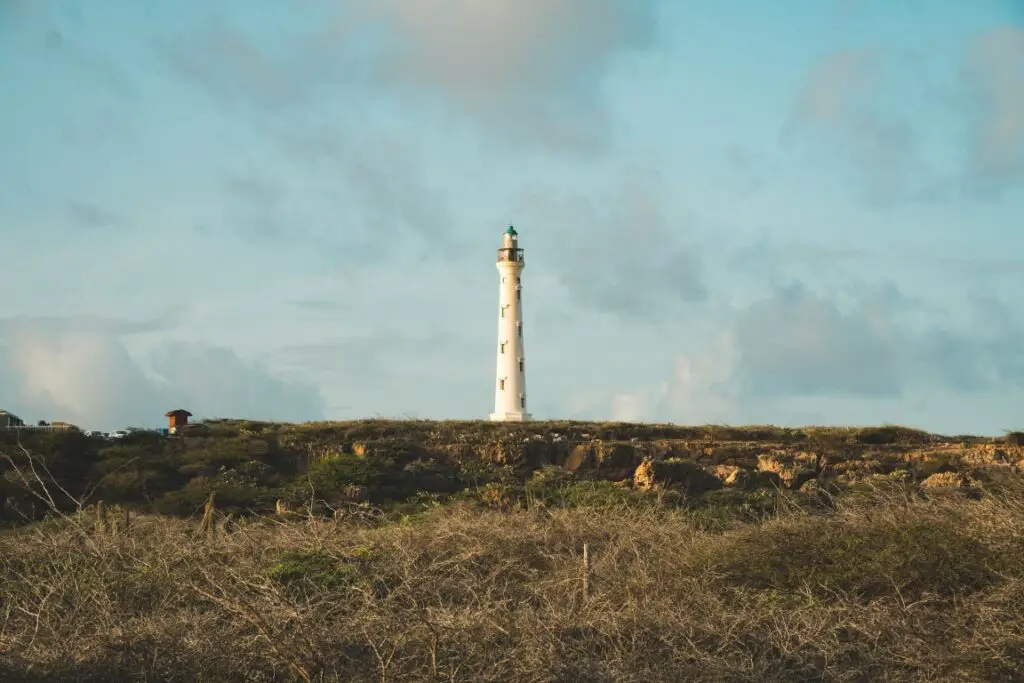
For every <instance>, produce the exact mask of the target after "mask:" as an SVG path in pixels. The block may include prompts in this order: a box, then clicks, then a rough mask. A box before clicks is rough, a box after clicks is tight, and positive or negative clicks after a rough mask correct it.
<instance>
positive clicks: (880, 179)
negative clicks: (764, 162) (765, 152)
mask: <svg viewBox="0 0 1024 683" xmlns="http://www.w3.org/2000/svg"><path fill="white" fill-rule="evenodd" d="M894 71H895V67H894V60H893V58H892V56H887V55H883V54H881V53H878V52H873V51H870V50H846V51H840V52H835V53H832V54H829V55H827V56H826V57H824V58H823V59H822V60H820V61H819V62H817V63H816V64H814V65H813V66H812V68H811V69H810V70H809V72H808V74H807V78H806V80H805V81H804V83H803V86H802V88H801V91H800V93H799V94H798V96H797V98H796V101H795V103H794V106H793V110H792V112H791V113H790V117H789V119H788V120H787V121H786V123H785V125H784V126H783V130H782V141H783V143H784V144H786V145H788V146H793V145H794V144H795V143H801V144H804V143H806V144H809V145H810V147H809V149H811V150H814V151H820V152H822V153H823V154H827V158H833V157H835V155H836V153H837V152H838V153H839V154H840V155H841V156H842V157H845V159H846V160H847V163H850V164H851V165H852V167H853V168H854V169H856V172H857V178H858V180H859V182H861V183H862V187H863V191H864V192H865V196H866V197H867V199H868V200H869V201H871V202H873V203H879V204H889V203H892V202H894V201H898V200H903V199H907V198H914V197H921V196H930V195H931V194H932V193H934V192H935V189H934V187H933V186H934V185H935V183H936V181H935V179H934V178H933V177H932V176H933V174H932V171H931V169H929V168H928V167H927V165H926V164H925V162H924V159H923V156H922V153H921V150H920V148H919V141H918V138H917V135H916V131H915V128H914V126H913V125H912V124H911V123H910V122H908V121H906V120H903V119H902V118H900V117H898V116H897V115H896V114H894V113H892V112H888V111H884V110H883V109H882V108H881V107H880V106H879V102H880V100H881V95H882V93H883V92H884V90H883V85H885V84H886V81H887V79H889V78H890V77H891V76H892V73H893V72H894Z"/></svg>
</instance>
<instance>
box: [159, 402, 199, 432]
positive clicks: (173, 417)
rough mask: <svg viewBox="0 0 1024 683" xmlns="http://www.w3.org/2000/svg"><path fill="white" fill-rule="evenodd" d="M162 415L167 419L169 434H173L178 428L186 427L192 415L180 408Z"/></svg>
mask: <svg viewBox="0 0 1024 683" xmlns="http://www.w3.org/2000/svg"><path fill="white" fill-rule="evenodd" d="M164 415H165V416H166V417H167V431H168V432H170V433H171V434H174V433H175V432H176V431H177V430H178V428H179V427H184V426H185V425H187V424H188V419H189V418H190V417H192V413H190V412H188V411H187V410H183V409H181V408H178V409H177V410H169V411H167V412H166V413H164Z"/></svg>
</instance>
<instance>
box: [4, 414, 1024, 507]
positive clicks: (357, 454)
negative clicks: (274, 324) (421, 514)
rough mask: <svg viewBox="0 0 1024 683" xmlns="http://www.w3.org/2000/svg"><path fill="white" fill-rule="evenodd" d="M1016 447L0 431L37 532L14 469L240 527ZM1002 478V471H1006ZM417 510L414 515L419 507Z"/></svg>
mask: <svg viewBox="0 0 1024 683" xmlns="http://www.w3.org/2000/svg"><path fill="white" fill-rule="evenodd" d="M1016 437H1017V435H1016V434H1011V435H1009V436H1008V437H1005V438H1001V439H985V438H980V437H955V438H945V437H939V436H935V435H931V434H926V433H924V432H920V431H916V430H911V429H907V428H903V427H876V428H864V429H837V428H807V429H784V428H776V427H726V426H704V427H681V426H674V425H651V424H639V425H637V424H595V423H580V422H577V423H572V422H543V423H527V424H520V425H514V424H512V425H509V424H495V423H488V422H428V421H404V422H403V421H386V420H367V421H358V422H349V423H309V424H302V425H291V424H274V423H254V422H244V421H215V422H208V423H206V424H198V425H191V426H190V427H189V429H187V430H184V432H183V433H182V434H180V435H176V436H173V437H171V438H167V437H164V436H161V435H160V434H159V433H157V432H135V433H132V434H129V435H128V436H127V437H125V438H123V439H117V440H109V439H103V438H100V437H95V436H87V435H85V434H82V433H80V432H34V431H31V430H3V431H0V455H2V456H3V457H2V458H0V474H2V478H0V487H2V488H0V495H2V499H3V500H4V501H5V505H4V506H3V508H2V510H0V514H2V518H3V519H4V520H5V521H6V522H7V523H8V524H11V523H22V522H25V521H34V520H38V519H41V518H42V517H43V516H44V515H45V514H46V513H47V510H48V505H49V502H48V501H45V500H43V499H42V498H41V497H40V492H39V491H37V490H35V489H36V488H37V487H36V486H35V483H34V482H33V481H28V480H25V479H24V478H22V477H19V476H18V474H17V472H18V471H19V470H26V469H27V470H33V471H34V472H35V475H36V476H37V477H39V478H41V479H42V480H43V481H48V482H50V483H51V488H52V489H54V490H56V491H60V492H62V493H61V495H59V496H57V497H56V498H55V500H54V502H55V503H56V505H57V506H58V507H59V508H60V509H61V510H63V511H65V512H70V511H74V510H75V509H77V508H79V507H80V506H81V505H82V504H84V503H86V502H96V501H99V500H102V501H104V502H106V503H108V504H119V505H127V506H131V507H132V508H133V509H135V510H136V511H138V512H156V513H160V514H165V515H174V516H189V515H193V514H197V513H198V512H199V511H200V510H201V508H202V506H203V504H204V503H205V501H206V500H207V498H208V497H209V495H210V493H211V492H215V493H216V496H217V500H218V506H219V507H220V509H222V510H226V511H229V512H231V513H233V514H236V515H248V514H266V513H269V512H273V511H276V510H280V509H282V508H285V509H292V510H295V509H306V510H309V509H313V510H315V511H316V512H317V513H318V514H323V515H328V516H330V515H331V514H333V511H335V510H337V509H339V508H344V507H347V506H351V505H352V504H371V505H373V506H376V507H379V508H386V509H388V510H400V511H408V510H409V509H413V508H416V507H417V506H421V505H422V504H424V503H430V502H438V501H441V502H443V501H450V500H456V499H460V498H479V497H481V496H484V497H495V496H497V497H498V499H499V500H504V501H506V502H510V503H516V502H521V501H523V500H525V499H526V498H528V497H529V496H531V495H542V496H546V495H549V494H548V493H547V492H545V491H544V490H542V489H544V488H545V487H544V486H543V483H544V482H545V481H548V480H553V479H559V478H561V479H567V480H570V481H571V482H585V481H595V480H597V481H621V482H626V483H627V484H629V485H632V484H633V483H634V482H639V480H638V477H640V476H641V474H638V467H640V466H641V465H644V464H645V463H646V465H645V467H646V469H645V470H644V471H643V472H642V477H643V482H640V483H642V484H643V485H642V486H640V488H651V487H652V486H657V485H658V484H665V486H666V487H667V488H669V489H672V490H674V491H675V492H676V493H678V494H679V497H681V498H685V499H686V501H688V504H692V503H696V502H697V500H698V499H699V498H700V496H701V495H702V494H704V493H705V492H708V491H715V490H717V489H720V488H730V489H737V490H743V491H750V490H752V489H756V488H778V487H780V486H783V487H788V488H794V489H796V488H800V487H802V486H804V485H805V484H806V483H807V482H809V481H810V480H814V482H816V483H818V484H821V486H822V487H823V488H826V489H828V490H836V489H837V488H842V487H845V486H848V485H853V484H855V483H856V482H858V481H860V480H862V479H864V478H865V477H870V476H873V475H885V476H889V475H890V474H892V473H893V472H895V471H904V472H905V473H906V475H907V476H908V477H910V478H911V479H912V480H923V479H925V478H927V477H928V476H931V475H933V474H937V473H943V472H947V471H956V472H962V473H963V474H964V475H965V476H968V477H972V478H975V479H982V480H984V479H986V478H991V477H993V476H995V477H1000V476H1003V475H1005V474H1006V472H1008V471H1009V470H1010V469H1014V468H1015V467H1016V462H1017V461H1018V460H1020V459H1022V458H1024V453H1022V452H1021V446H1019V445H1017V443H1016V441H1015V439H1016ZM997 466H998V467H997ZM410 506H411V507H410Z"/></svg>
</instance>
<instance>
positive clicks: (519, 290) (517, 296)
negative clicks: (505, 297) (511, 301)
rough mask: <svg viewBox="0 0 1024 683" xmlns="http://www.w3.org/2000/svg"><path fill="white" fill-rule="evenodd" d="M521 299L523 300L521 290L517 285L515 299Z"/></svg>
mask: <svg viewBox="0 0 1024 683" xmlns="http://www.w3.org/2000/svg"><path fill="white" fill-rule="evenodd" d="M522 300H523V290H522V289H520V288H519V287H516V301H522Z"/></svg>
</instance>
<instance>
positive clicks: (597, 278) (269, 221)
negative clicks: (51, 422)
mask: <svg viewBox="0 0 1024 683" xmlns="http://www.w3.org/2000/svg"><path fill="white" fill-rule="evenodd" d="M1022 218H1024V3H1022V2H1020V1H1019V0H975V1H974V2H969V3H965V2H952V1H948V2H947V1H942V2H940V1H937V0H930V1H929V2H924V1H922V0H903V1H901V2H893V1H892V0H888V1H883V0H837V1H834V2H822V1H818V0H814V1H812V0H788V1H786V2H777V3H751V2H749V1H743V2H741V1H740V0H719V1H718V2H714V3H705V2H700V3H698V2H683V1H672V0H531V1H528V2H524V1H523V0H488V2H479V1H476V2H474V1H471V0H418V1H416V2H414V1H413V0H347V1H346V0H280V1H279V2H265V3H255V2H252V1H251V0H245V1H239V0H203V1H202V2H200V1H198V0H196V1H185V0H180V1H178V2H173V3H172V2H159V1H156V0H154V1H153V2H145V3H140V2H132V1H129V0H105V1H104V2H102V3H97V2H86V1H85V0H0V235H2V236H3V238H4V247H3V252H4V254H5V255H6V260H5V267H4V268H2V269H0V284H2V286H3V289H4V291H5V292H7V296H6V297H4V300H3V302H2V303H0V339H2V343H3V345H4V346H5V347H6V348H5V350H4V354H3V358H2V360H0V406H2V407H5V408H7V409H9V410H12V411H14V412H16V413H18V414H20V415H22V416H23V417H26V418H28V419H32V420H36V419H69V420H72V421H76V422H78V423H79V424H82V425H83V426H87V427H95V428H114V427H120V426H124V425H147V426H149V425H153V426H155V425H158V424H161V423H162V422H163V419H164V418H163V417H162V414H163V412H165V411H166V410H168V409H170V408H173V407H179V406H181V407H185V408H188V409H189V410H191V411H192V412H193V413H195V414H196V415H197V416H207V417H220V416H234V417H251V418H269V419H284V420H312V419H324V418H327V419H352V418H357V417H364V416H374V415H381V416H390V417H400V416H410V417H425V418H477V417H480V418H483V417H486V415H487V413H488V412H489V411H490V409H491V407H492V402H493V394H492V392H493V378H492V376H491V375H492V373H493V363H494V358H493V356H494V352H495V344H496V339H495V338H494V335H495V333H496V314H497V310H496V306H497V271H496V270H495V269H494V265H493V259H494V249H496V248H497V246H498V242H499V239H500V234H501V231H502V230H503V229H504V227H505V226H506V225H507V224H508V222H510V221H511V222H514V223H515V225H516V227H517V229H518V230H519V231H520V235H521V244H522V246H523V247H525V249H526V250H527V251H526V254H527V259H528V267H527V269H526V271H525V273H524V306H525V316H526V321H525V328H524V329H525V335H526V354H527V359H528V371H527V377H528V380H527V381H528V391H529V400H530V408H531V412H533V413H534V415H535V416H536V417H537V418H541V419H544V418H577V419H621V420H645V421H672V422H679V423H704V422H717V423H731V424H743V423H776V424H808V423H829V424H867V423H886V422H888V423H901V424H909V425H914V426H920V427H924V428H927V429H931V430H934V431H939V432H944V433H964V432H974V433H991V434H998V433H1000V432H1001V430H1003V429H1019V428H1022V427H1024V422H1022V420H1024V418H1022V414H1021V412H1020V406H1021V405H1022V404H1024V304H1022V303H1021V296H1020V294H1019V292H1021V291H1022V290H1021V286H1022V284H1024V256H1022V253H1024V230H1022V228H1021V226H1022V224H1024V221H1022Z"/></svg>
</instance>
